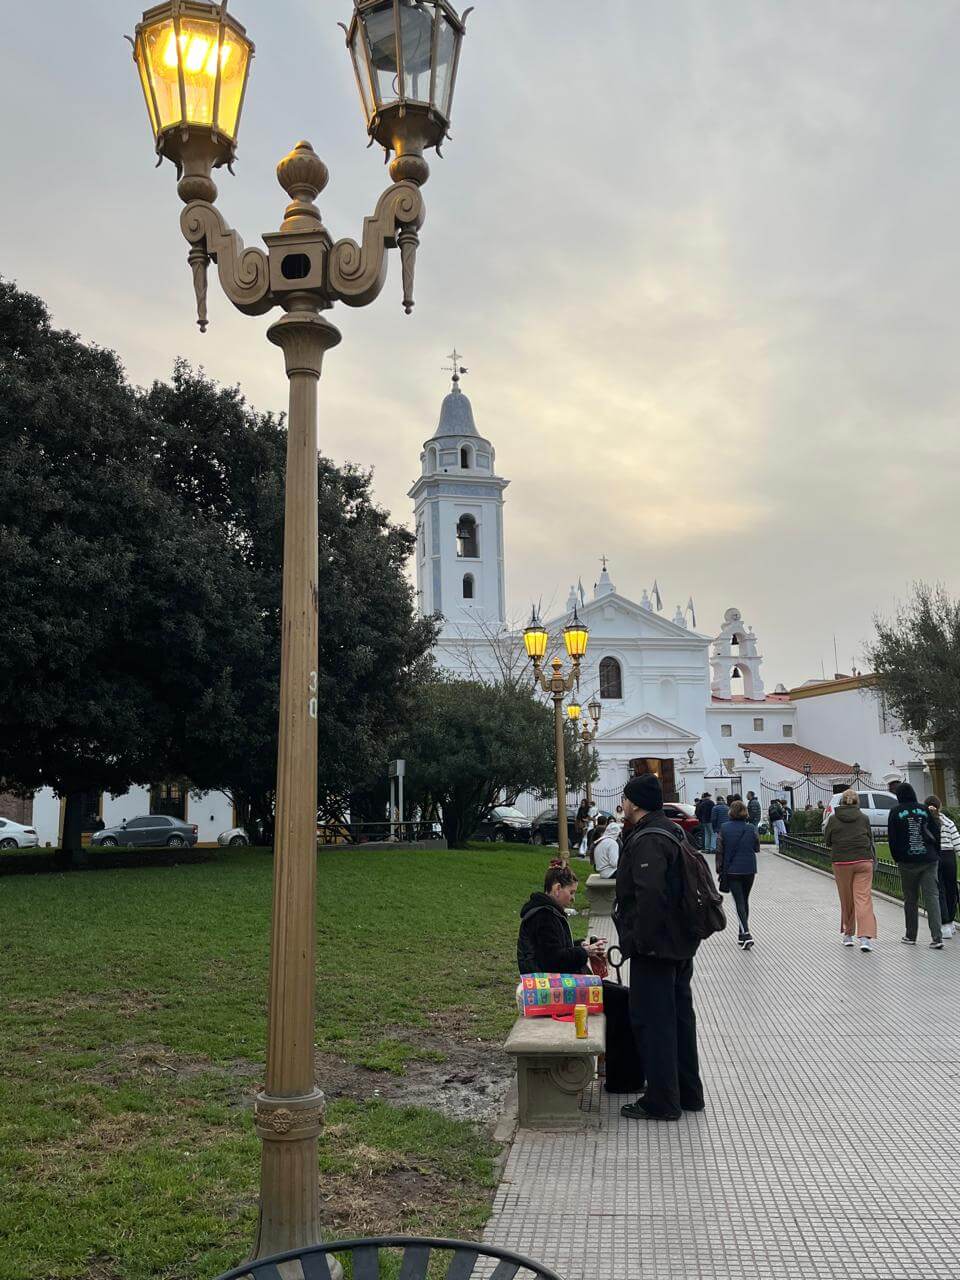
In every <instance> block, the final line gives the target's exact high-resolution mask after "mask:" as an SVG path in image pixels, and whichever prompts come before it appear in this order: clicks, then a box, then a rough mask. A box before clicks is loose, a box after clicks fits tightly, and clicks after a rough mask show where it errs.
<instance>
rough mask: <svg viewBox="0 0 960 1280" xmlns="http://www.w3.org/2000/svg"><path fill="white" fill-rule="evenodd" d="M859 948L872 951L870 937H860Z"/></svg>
mask: <svg viewBox="0 0 960 1280" xmlns="http://www.w3.org/2000/svg"><path fill="white" fill-rule="evenodd" d="M860 950H861V951H872V950H873V939H872V938H861V939H860Z"/></svg>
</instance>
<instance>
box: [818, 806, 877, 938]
mask: <svg viewBox="0 0 960 1280" xmlns="http://www.w3.org/2000/svg"><path fill="white" fill-rule="evenodd" d="M823 842H824V844H825V845H826V846H827V848H828V849H829V850H830V859H831V861H832V862H833V878H834V879H835V880H836V882H837V893H838V894H839V896H840V936H841V941H842V942H843V945H844V946H845V947H852V946H854V945H855V944H856V940H857V938H859V939H860V950H861V951H872V950H873V944H874V942H875V940H876V937H877V917H876V915H875V913H874V910H873V896H872V893H871V890H872V888H873V868H874V865H875V863H876V861H877V850H876V848H875V846H874V843H873V832H872V831H871V830H870V819H869V818H868V817H867V815H866V814H865V813H862V812H861V810H860V797H859V796H858V795H857V793H856V791H853V790H852V789H851V790H849V791H844V793H843V795H842V796H841V797H840V803H839V804H838V805H837V807H836V808H835V809H834V811H833V813H831V815H830V817H829V818H828V819H827V825H826V829H825V830H824V833H823Z"/></svg>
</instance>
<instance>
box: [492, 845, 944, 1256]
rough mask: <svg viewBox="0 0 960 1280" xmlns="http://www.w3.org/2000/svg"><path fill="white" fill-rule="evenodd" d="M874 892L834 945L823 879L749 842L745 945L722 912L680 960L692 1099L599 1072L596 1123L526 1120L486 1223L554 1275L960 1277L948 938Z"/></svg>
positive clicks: (593, 1102) (593, 1099)
mask: <svg viewBox="0 0 960 1280" xmlns="http://www.w3.org/2000/svg"><path fill="white" fill-rule="evenodd" d="M727 902H728V903H729V899H727ZM876 907H877V915H878V920H879V929H880V941H879V943H878V946H877V949H876V950H875V951H874V952H873V953H872V954H861V952H860V950H859V948H857V949H855V950H851V949H848V948H843V947H841V946H840V945H839V933H838V927H839V916H838V910H837V902H836V893H835V890H834V887H833V883H832V881H831V880H830V879H828V878H826V877H824V876H822V875H818V874H816V873H815V872H813V871H809V870H807V869H805V868H803V867H799V866H797V865H795V864H793V863H790V862H787V861H785V860H783V859H780V858H775V857H773V856H772V855H765V856H764V858H763V864H762V868H761V874H760V876H759V877H758V880H757V884H756V887H755V888H754V895H753V902H752V903H751V927H752V929H753V932H754V935H755V937H756V938H757V946H756V949H755V950H754V951H753V952H750V953H747V954H743V953H742V952H740V951H739V950H738V949H737V946H736V929H735V927H734V930H733V932H732V935H731V931H730V928H729V926H728V929H727V932H726V933H724V934H722V935H720V936H719V937H716V938H713V939H711V940H710V941H709V942H707V943H706V944H705V945H704V946H703V947H702V948H701V950H700V954H699V956H698V958H697V961H696V975H695V983H694V991H695V999H696V1004H697V1014H698V1024H699V1036H700V1054H701V1063H702V1070H703V1077H704V1082H705V1085H706V1090H707V1110H706V1111H705V1112H703V1113H702V1114H698V1115H685V1116H684V1117H683V1119H682V1120H681V1121H680V1123H679V1124H650V1123H645V1122H643V1123H638V1122H635V1121H628V1120H623V1119H621V1117H620V1114H619V1107H620V1104H621V1102H623V1101H625V1099H624V1098H618V1097H613V1096H611V1095H606V1094H604V1093H603V1092H602V1091H600V1090H599V1089H594V1091H593V1092H592V1094H591V1096H590V1097H589V1098H587V1099H586V1100H585V1104H584V1105H585V1108H586V1109H587V1110H589V1111H591V1112H593V1113H594V1115H595V1116H597V1117H598V1118H599V1119H600V1127H599V1128H598V1129H592V1130H589V1129H588V1130H584V1131H583V1132H577V1133H570V1134H536V1133H530V1132H526V1131H521V1132H520V1134H519V1135H518V1137H517V1139H516V1141H515V1143H514V1145H513V1148H512V1151H511V1153H510V1156H509V1159H508V1161H507V1164H506V1167H505V1169H504V1176H503V1181H502V1183H501V1185H500V1188H499V1190H498V1192H497V1196H496V1200H495V1204H494V1209H493V1216H492V1218H491V1220H490V1223H489V1226H488V1228H487V1232H486V1239H487V1240H488V1241H489V1242H491V1243H496V1244H501V1245H505V1246H507V1247H511V1248H514V1249H518V1250H520V1251H521V1252H523V1253H526V1254H527V1255H528V1256H530V1257H533V1258H536V1259H538V1260H540V1261H542V1262H544V1263H546V1264H547V1265H549V1266H551V1267H553V1268H555V1269H556V1270H557V1271H558V1272H559V1273H560V1275H561V1276H563V1278H564V1280H781V1278H782V1280H788V1278H789V1280H960V1173H958V1171H960V939H955V940H954V941H952V942H947V943H946V944H945V948H944V950H943V951H940V952H937V951H931V950H929V949H928V947H927V945H926V944H927V942H928V941H929V933H927V932H926V921H925V919H924V918H923V917H921V921H920V929H921V935H920V944H919V945H918V946H917V947H905V946H902V945H901V944H900V941H899V940H900V937H901V934H902V933H903V912H902V909H901V908H900V907H899V906H896V905H894V904H892V903H887V902H882V901H879V902H877V904H876ZM601 925H602V927H601ZM591 928H592V930H593V931H594V932H596V933H605V934H607V935H608V936H609V935H610V934H611V927H610V925H609V922H601V921H592V922H591Z"/></svg>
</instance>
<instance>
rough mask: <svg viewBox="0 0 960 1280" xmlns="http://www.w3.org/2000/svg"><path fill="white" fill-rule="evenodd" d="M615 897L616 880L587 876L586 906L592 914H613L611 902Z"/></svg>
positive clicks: (594, 875)
mask: <svg viewBox="0 0 960 1280" xmlns="http://www.w3.org/2000/svg"><path fill="white" fill-rule="evenodd" d="M616 897H617V882H616V880H608V879H607V877H606V876H598V875H597V874H596V872H594V874H593V875H592V876H588V877H587V906H588V907H589V908H590V914H591V915H592V916H611V917H612V916H613V904H614V902H615V901H616Z"/></svg>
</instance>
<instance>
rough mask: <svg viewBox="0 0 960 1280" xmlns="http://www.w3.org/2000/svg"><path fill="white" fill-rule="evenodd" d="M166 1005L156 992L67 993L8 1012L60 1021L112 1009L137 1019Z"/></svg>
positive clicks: (14, 1003) (17, 1003) (18, 1003)
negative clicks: (95, 1010)
mask: <svg viewBox="0 0 960 1280" xmlns="http://www.w3.org/2000/svg"><path fill="white" fill-rule="evenodd" d="M164 1005H165V1000H164V998H163V997H162V996H158V995H157V993H156V992H155V991H97V992H93V993H81V992H77V991H65V992H64V993H63V995H61V996H54V997H51V998H50V999H48V1000H11V1001H10V1002H9V1004H8V1005H7V1008H8V1009H10V1010H11V1011H12V1012H14V1013H36V1014H40V1015H41V1016H44V1017H57V1018H62V1017H64V1016H65V1015H67V1014H71V1013H79V1012H85V1011H86V1010H89V1009H111V1010H112V1011H113V1012H114V1013H116V1014H117V1016H118V1017H121V1018H134V1017H136V1015H137V1014H138V1013H153V1012H155V1011H156V1010H157V1009H162V1008H164Z"/></svg>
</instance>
